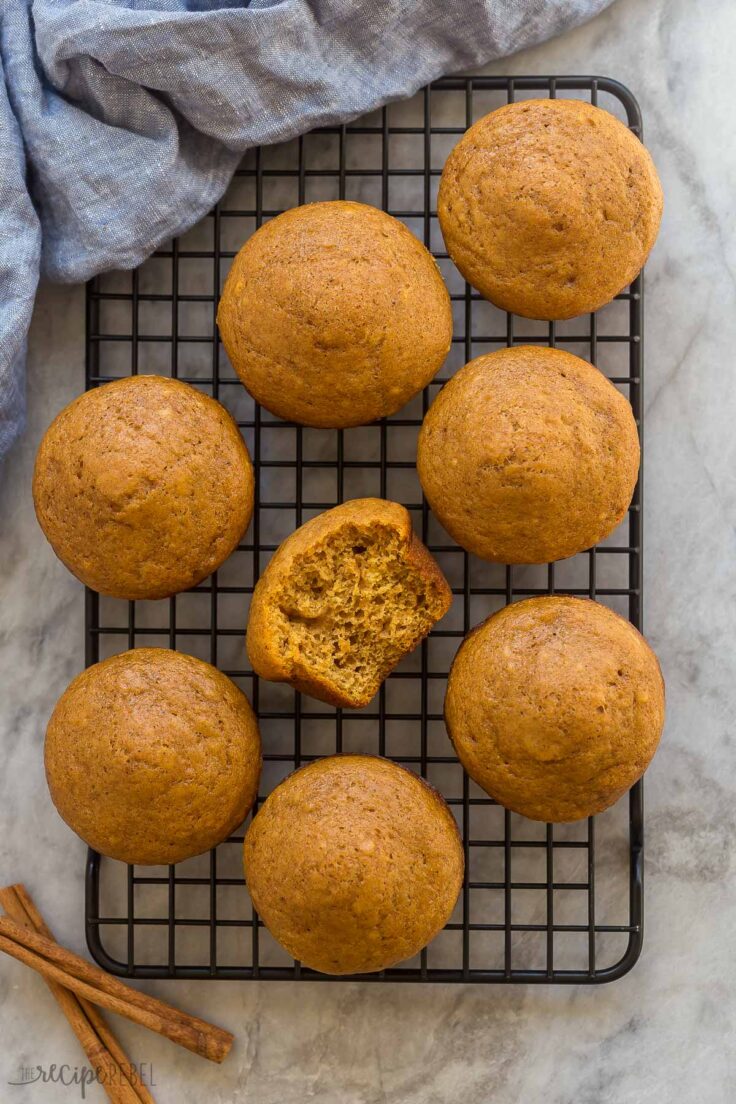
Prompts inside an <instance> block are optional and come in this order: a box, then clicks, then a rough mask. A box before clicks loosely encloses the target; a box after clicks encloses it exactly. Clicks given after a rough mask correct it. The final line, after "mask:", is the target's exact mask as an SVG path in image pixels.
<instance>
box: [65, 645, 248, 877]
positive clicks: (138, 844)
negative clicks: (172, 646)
mask: <svg viewBox="0 0 736 1104" xmlns="http://www.w3.org/2000/svg"><path fill="white" fill-rule="evenodd" d="M45 759H46V778H47V780H48V784H49V790H50V791H51V797H52V800H53V802H54V805H56V808H57V809H58V811H59V814H60V816H61V817H62V818H63V819H64V820H65V821H66V823H67V824H68V825H69V827H70V828H71V829H73V831H75V832H76V833H77V835H78V836H81V837H82V839H83V840H84V841H85V842H86V843H88V844H89V846H90V847H92V848H94V849H95V851H100V852H101V853H102V854H103V855H109V856H110V857H111V858H113V859H120V860H121V861H122V862H126V863H139V864H141V865H158V864H165V863H176V862H181V861H182V860H183V859H188V858H190V857H191V856H192V855H199V854H201V853H202V852H203V851H208V850H209V849H210V848H211V847H214V846H215V845H216V844H218V843H220V842H221V840H224V839H225V838H226V837H227V836H229V835H230V833H231V832H232V831H233V830H234V829H235V828H237V827H238V825H239V824H241V823H242V822H243V820H244V819H245V816H246V814H247V813H248V810H249V809H250V807H251V805H252V804H253V802H254V801H255V799H256V794H257V792H258V778H259V775H260V771H261V741H260V737H259V734H258V722H257V721H256V718H255V715H254V713H253V710H252V709H251V707H250V705H249V703H248V699H247V698H246V697H245V695H244V694H243V693H241V691H240V690H239V689H238V688H237V686H235V684H234V683H232V682H231V681H230V679H229V678H226V677H225V675H223V674H221V673H220V672H219V671H218V670H216V668H214V667H211V666H210V664H209V663H203V662H202V660H200V659H194V658H193V657H192V656H188V655H182V654H181V653H180V652H173V651H167V650H166V649H164V648H135V649H134V650H133V651H130V652H123V653H122V654H121V655H115V656H112V657H111V658H110V659H106V660H103V662H102V663H96V664H95V665H94V666H93V667H89V668H88V669H87V670H86V671H83V672H82V674H81V675H79V676H78V677H77V678H75V679H74V680H73V682H72V683H71V684H70V685H69V686H68V688H67V689H66V690H65V691H64V693H63V694H62V696H61V698H60V699H59V701H58V702H57V705H56V708H55V709H54V712H53V714H52V716H51V720H50V721H49V725H48V729H47V731H46V750H45Z"/></svg>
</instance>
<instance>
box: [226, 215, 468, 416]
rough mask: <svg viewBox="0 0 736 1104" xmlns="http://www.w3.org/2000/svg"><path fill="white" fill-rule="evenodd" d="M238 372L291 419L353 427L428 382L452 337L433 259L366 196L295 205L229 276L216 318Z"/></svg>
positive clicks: (390, 409)
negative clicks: (356, 200)
mask: <svg viewBox="0 0 736 1104" xmlns="http://www.w3.org/2000/svg"><path fill="white" fill-rule="evenodd" d="M217 322H218V325H219V327H220V334H221V336H222V341H223V344H224V346H225V349H226V350H227V353H228V356H229V357H230V361H231V363H232V365H233V368H234V369H235V371H236V372H237V373H238V375H239V376H240V378H241V380H242V381H243V383H244V384H245V386H246V388H247V389H248V391H249V392H250V394H251V395H253V397H254V398H255V399H256V400H257V401H258V402H259V403H261V404H262V405H263V406H265V407H266V409H267V410H270V411H271V412H272V413H273V414H277V415H278V416H279V417H280V418H284V419H286V420H287V421H294V422H301V423H302V424H304V425H309V426H327V427H336V428H337V427H341V426H357V425H364V424H365V423H367V422H373V421H376V420H377V419H378V418H384V417H386V416H387V415H388V414H393V413H394V411H396V410H399V409H400V407H402V406H404V405H405V403H407V402H408V401H409V399H411V398H412V396H414V395H416V394H417V392H419V391H421V390H422V388H424V387H426V386H427V384H428V383H429V381H430V380H431V379H432V377H433V376H434V375H435V373H436V372H437V370H438V369H439V368H440V366H441V365H442V363H443V361H444V359H445V357H446V355H447V353H448V351H449V348H450V341H451V338H452V313H451V309H450V297H449V295H448V293H447V289H446V288H445V285H444V283H443V281H442V278H441V276H440V273H439V269H438V268H437V265H436V263H435V261H434V259H433V258H432V255H431V254H430V253H429V251H428V250H427V249H425V247H424V246H423V245H422V243H421V242H419V241H418V240H417V238H415V237H414V235H413V234H412V233H411V231H409V230H407V228H406V227H405V226H404V224H403V223H401V222H399V221H398V219H395V218H392V217H391V215H387V214H385V213H384V212H383V211H379V210H378V209H377V208H376V207H368V206H366V205H365V204H363V203H348V202H345V201H342V200H341V201H334V202H328V203H310V204H307V205H306V206H303V207H295V208H293V209H292V210H291V211H286V212H285V213H284V214H283V215H279V216H278V218H275V219H272V220H271V221H270V222H267V223H266V224H265V225H264V226H262V227H261V228H260V229H259V230H258V231H257V232H256V233H255V234H253V236H252V237H251V238H249V239H248V241H247V242H246V243H245V245H244V246H243V247H242V249H241V250H240V252H239V253H238V255H237V257H236V258H235V260H234V262H233V266H232V268H231V270H230V272H229V274H228V277H227V280H226V282H225V287H224V290H223V293H222V298H221V300H220V306H219V310H218V314H217Z"/></svg>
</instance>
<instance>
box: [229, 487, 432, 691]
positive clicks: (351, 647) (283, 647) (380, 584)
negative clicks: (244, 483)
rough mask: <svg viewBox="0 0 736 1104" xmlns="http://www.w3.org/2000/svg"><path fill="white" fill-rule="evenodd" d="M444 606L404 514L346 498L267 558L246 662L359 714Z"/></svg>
mask: <svg viewBox="0 0 736 1104" xmlns="http://www.w3.org/2000/svg"><path fill="white" fill-rule="evenodd" d="M451 601H452V592H451V590H450V588H449V586H448V585H447V582H446V581H445V578H444V576H443V574H442V572H441V571H440V569H439V567H438V566H437V563H436V562H435V560H434V559H433V558H432V556H431V555H430V554H429V552H428V551H427V549H426V548H425V547H424V545H423V544H422V542H421V541H420V540H419V539H418V538H417V537H416V536H415V535H414V533H413V531H412V527H411V518H410V517H409V512H408V510H406V509H405V508H404V507H403V506H400V505H399V504H398V503H397V502H387V501H385V500H384V499H381V498H355V499H352V500H351V501H350V502H344V503H343V504H342V505H341V506H336V507H335V508H334V509H332V510H327V511H326V512H325V513H323V514H319V515H318V516H317V517H315V518H312V520H311V521H308V522H307V523H306V524H305V525H302V526H301V528H300V529H297V531H296V532H295V533H292V535H291V536H290V537H287V539H286V540H285V541H284V543H283V544H282V545H281V546H280V548H279V549H278V550H277V551H276V553H275V554H274V556H273V558H272V560H271V561H270V563H269V565H268V567H267V568H266V570H265V571H264V573H263V575H262V576H261V578H260V579H259V580H258V583H257V585H256V588H255V592H254V594H253V601H252V603H251V607H250V617H249V619H248V632H247V637H246V644H247V649H248V655H249V657H250V661H251V663H252V664H253V669H254V670H255V672H256V674H258V675H260V676H261V677H262V678H266V679H271V680H272V681H273V682H288V683H290V684H291V685H292V686H294V687H295V688H296V689H297V690H300V691H301V692H302V693H304V694H311V696H312V697H313V698H319V699H320V700H321V701H326V702H330V703H331V704H332V705H346V706H352V707H353V708H354V709H359V708H361V707H362V706H364V705H367V704H368V702H369V701H371V699H372V698H373V697H374V695H375V694H376V693H377V691H378V688H379V687H380V685H381V683H382V682H383V680H384V679H385V678H386V676H387V675H388V674H389V672H390V671H392V670H393V668H394V667H395V666H396V664H397V663H398V662H399V660H400V659H401V658H402V656H404V655H406V654H407V653H408V652H411V651H413V649H414V648H415V647H416V646H417V644H418V643H419V641H420V640H421V639H422V638H423V637H424V636H426V635H427V633H428V632H429V630H430V629H431V628H432V625H434V623H435V622H436V621H439V619H440V618H441V617H443V616H444V615H445V613H447V610H448V609H449V607H450V603H451Z"/></svg>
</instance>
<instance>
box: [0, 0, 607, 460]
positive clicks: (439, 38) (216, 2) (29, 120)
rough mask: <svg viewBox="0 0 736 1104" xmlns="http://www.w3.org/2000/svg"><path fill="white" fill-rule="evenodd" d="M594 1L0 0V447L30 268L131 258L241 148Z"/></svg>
mask: <svg viewBox="0 0 736 1104" xmlns="http://www.w3.org/2000/svg"><path fill="white" fill-rule="evenodd" d="M609 3H611V0H250V3H248V2H247V0H0V73H1V74H2V80H0V459H1V458H2V456H3V455H4V454H5V453H6V452H7V450H8V448H9V447H10V445H11V444H12V442H13V441H14V440H15V438H16V437H17V435H18V434H19V433H20V431H21V429H22V425H23V407H24V389H25V382H24V370H23V364H24V353H25V339H26V333H27V330H28V325H29V321H30V316H31V311H32V307H33V299H34V296H35V291H36V286H37V283H38V278H39V273H41V274H43V275H44V276H46V277H48V278H50V279H52V280H59V281H70V282H75V281H82V280H87V279H89V277H90V276H92V275H94V274H95V273H97V272H101V271H104V270H105V269H112V268H131V267H134V266H135V265H137V264H139V263H140V262H141V261H143V260H144V259H145V257H147V256H148V255H149V254H150V253H151V252H152V251H153V250H154V249H156V248H157V246H158V245H160V244H161V242H163V241H165V240H167V239H169V238H171V237H174V236H175V235H177V234H180V233H183V231H184V230H186V229H187V228H188V227H190V226H192V225H193V224H194V223H195V222H197V221H198V219H200V218H201V217H202V216H203V215H204V214H205V213H206V212H207V211H208V210H209V209H210V208H211V207H212V206H213V204H214V203H215V202H216V201H217V200H218V199H219V197H220V196H221V195H222V193H223V192H224V191H225V188H226V187H227V184H228V182H229V180H230V177H231V175H232V173H233V171H234V169H235V168H236V166H237V164H238V162H239V160H240V157H241V155H242V152H243V151H244V150H245V149H247V148H248V147H249V146H254V145H260V144H263V143H269V142H278V141H284V140H287V139H289V138H293V137H294V136H296V135H298V134H302V133H305V132H306V131H308V130H311V129H312V128H313V127H316V126H320V125H328V124H334V123H338V122H344V121H345V120H347V119H350V118H354V117H355V116H357V115H360V114H362V113H364V112H367V111H371V110H373V109H374V108H376V107H378V106H380V105H382V104H384V103H387V102H389V101H390V100H395V99H400V98H402V97H404V96H410V95H412V94H413V93H414V92H415V91H416V90H417V89H418V88H420V87H422V86H423V85H424V84H427V83H428V82H429V81H431V80H434V79H435V78H436V77H438V76H440V75H442V74H444V73H449V72H458V71H460V70H464V69H469V68H472V67H474V66H477V65H480V64H482V63H484V62H486V61H488V60H490V59H492V58H496V57H501V56H503V55H505V54H510V53H513V52H514V51H515V50H519V49H521V48H522V47H525V46H530V45H533V44H534V43H537V42H541V41H542V40H544V39H546V38H549V37H552V36H553V35H555V34H558V33H560V32H561V31H563V30H565V29H567V28H568V27H572V26H575V25H576V24H578V23H581V22H583V21H584V20H585V19H588V18H590V17H591V16H593V15H595V14H597V12H599V11H601V10H602V9H603V8H605V7H607V6H608V4H609Z"/></svg>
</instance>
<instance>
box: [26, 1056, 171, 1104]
mask: <svg viewBox="0 0 736 1104" xmlns="http://www.w3.org/2000/svg"><path fill="white" fill-rule="evenodd" d="M116 1080H117V1082H118V1083H120V1084H122V1082H123V1081H128V1082H129V1083H130V1084H131V1085H132V1086H133V1088H135V1087H136V1086H137V1085H145V1086H146V1087H148V1088H154V1087H155V1085H156V1080H155V1078H154V1075H153V1066H152V1064H151V1063H150V1062H139V1063H138V1064H137V1065H136V1064H135V1063H133V1062H131V1063H130V1064H129V1065H127V1066H125V1067H123V1066H121V1067H120V1068H119V1069H117V1070H116V1071H114V1072H113V1071H112V1070H103V1069H97V1070H94V1069H92V1067H91V1066H70V1065H68V1064H66V1063H62V1064H61V1065H57V1063H55V1062H52V1064H51V1065H50V1066H20V1067H19V1069H18V1070H17V1072H16V1075H15V1077H11V1078H9V1079H8V1085H14V1086H20V1087H23V1086H24V1085H62V1086H64V1088H68V1089H69V1088H76V1089H78V1090H79V1095H80V1098H81V1099H82V1100H86V1099H87V1088H88V1086H90V1085H103V1086H104V1085H112V1084H113V1083H114V1082H115V1081H116Z"/></svg>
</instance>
